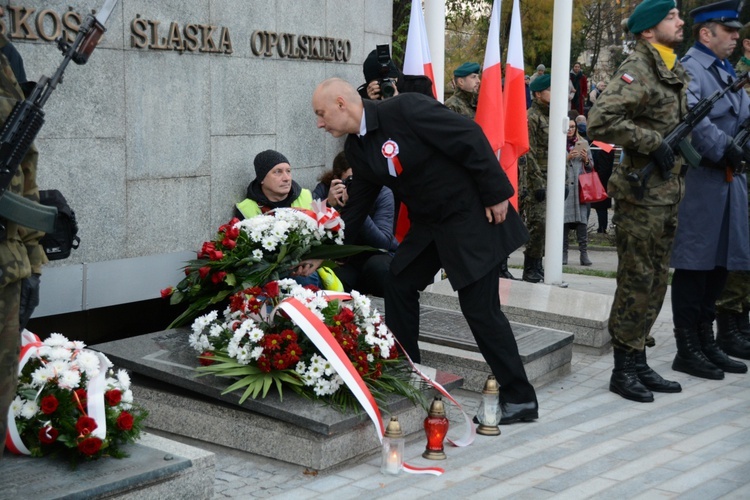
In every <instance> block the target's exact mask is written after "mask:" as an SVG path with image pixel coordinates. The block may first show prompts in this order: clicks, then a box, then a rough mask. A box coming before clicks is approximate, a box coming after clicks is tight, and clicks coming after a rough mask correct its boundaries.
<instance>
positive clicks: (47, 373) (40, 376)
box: [31, 366, 55, 387]
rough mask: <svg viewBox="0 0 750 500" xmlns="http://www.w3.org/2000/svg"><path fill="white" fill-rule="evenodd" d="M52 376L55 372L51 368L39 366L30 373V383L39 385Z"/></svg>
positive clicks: (35, 385) (53, 376)
mask: <svg viewBox="0 0 750 500" xmlns="http://www.w3.org/2000/svg"><path fill="white" fill-rule="evenodd" d="M53 378H55V372H54V371H52V369H51V368H48V367H47V366H40V367H39V368H37V369H36V370H34V372H33V373H32V374H31V385H32V386H34V387H41V386H43V385H44V384H46V383H47V382H49V381H50V380H52V379H53Z"/></svg>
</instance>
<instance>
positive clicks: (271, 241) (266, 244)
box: [261, 236, 278, 252]
mask: <svg viewBox="0 0 750 500" xmlns="http://www.w3.org/2000/svg"><path fill="white" fill-rule="evenodd" d="M277 244H278V240H277V239H276V238H273V237H270V236H266V237H264V238H263V241H262V242H261V246H262V247H263V248H264V249H265V250H267V251H269V252H273V251H274V250H276V245H277Z"/></svg>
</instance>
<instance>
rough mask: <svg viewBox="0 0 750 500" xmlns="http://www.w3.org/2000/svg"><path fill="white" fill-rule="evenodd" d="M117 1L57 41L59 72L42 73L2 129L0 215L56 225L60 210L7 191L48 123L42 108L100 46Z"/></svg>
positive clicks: (43, 228) (26, 223)
mask: <svg viewBox="0 0 750 500" xmlns="http://www.w3.org/2000/svg"><path fill="white" fill-rule="evenodd" d="M116 4H117V0H105V2H104V5H103V6H102V8H101V10H99V12H98V13H97V14H96V16H94V15H93V14H89V15H88V16H87V17H86V19H85V20H84V22H83V23H82V24H81V26H80V27H79V28H78V35H77V36H76V39H75V41H74V42H73V43H72V44H71V43H68V42H67V41H65V38H64V37H63V36H61V37H59V38H58V39H57V40H56V41H57V46H58V48H59V49H60V50H61V51H62V53H63V60H62V62H61V63H60V66H59V67H58V68H57V71H56V72H55V74H54V75H53V76H52V78H48V77H46V76H42V77H41V78H40V79H39V81H38V82H37V84H36V86H35V87H34V90H33V91H32V92H31V94H30V95H29V97H27V98H26V99H25V100H23V101H18V102H17V103H16V105H15V106H14V107H13V110H12V111H11V113H10V115H9V116H8V118H7V119H6V120H5V123H4V124H3V127H2V130H0V214H2V215H3V216H4V217H5V218H7V219H10V220H13V221H14V222H17V223H19V224H21V225H23V226H26V227H30V228H33V229H38V230H40V231H45V232H49V231H51V230H52V229H53V227H54V219H55V215H56V213H57V210H56V209H52V210H50V209H49V207H44V206H42V205H39V204H38V203H34V202H32V201H29V200H27V199H25V198H23V197H22V196H18V195H15V194H14V193H9V192H7V189H8V186H9V185H10V182H11V180H12V179H13V176H14V175H15V173H16V171H17V170H18V167H19V165H20V164H21V161H22V160H23V158H24V157H25V156H26V153H28V152H29V148H31V144H32V143H33V142H34V139H35V138H36V136H37V134H38V133H39V130H40V129H41V128H42V125H44V111H43V110H42V108H43V107H44V104H45V103H46V102H47V99H49V97H50V95H51V94H52V91H53V90H55V88H57V84H58V83H61V82H62V78H63V73H64V72H65V68H66V67H67V66H68V63H69V62H70V61H71V60H72V61H73V62H75V63H76V64H79V65H82V64H86V62H87V61H88V59H89V57H90V56H91V53H92V52H93V51H94V49H95V48H96V45H97V44H98V43H99V40H100V39H101V37H102V35H103V34H104V32H105V31H107V30H106V28H105V27H104V24H105V23H106V22H107V19H109V16H110V14H111V13H112V10H113V9H114V7H115V5H116Z"/></svg>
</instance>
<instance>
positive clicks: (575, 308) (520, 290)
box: [421, 279, 612, 354]
mask: <svg viewBox="0 0 750 500" xmlns="http://www.w3.org/2000/svg"><path fill="white" fill-rule="evenodd" d="M499 287H500V302H501V304H502V309H503V312H504V313H505V315H506V316H507V317H508V319H509V320H510V321H511V322H514V323H525V324H529V325H535V326H540V327H546V328H551V329H557V330H562V331H566V332H570V333H572V334H573V335H574V340H573V343H574V345H575V348H576V350H577V351H581V352H587V353H591V354H603V353H605V352H607V351H608V350H609V349H610V348H611V339H610V335H609V332H608V330H607V322H608V321H609V311H610V309H611V308H612V297H611V296H609V295H603V294H599V293H591V292H585V291H582V290H572V289H568V288H561V287H558V286H555V285H546V284H544V283H527V282H525V281H515V280H506V279H501V280H500V284H499ZM421 302H422V304H425V305H429V306H435V307H441V308H445V309H452V310H459V309H460V308H459V305H458V295H457V294H456V292H455V291H454V290H453V289H452V288H451V286H450V283H449V282H448V280H442V281H440V282H437V283H434V284H432V285H430V286H428V287H427V288H426V289H425V291H424V292H423V293H422V297H421ZM514 329H515V325H514Z"/></svg>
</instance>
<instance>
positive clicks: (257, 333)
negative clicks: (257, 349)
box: [247, 327, 263, 344]
mask: <svg viewBox="0 0 750 500" xmlns="http://www.w3.org/2000/svg"><path fill="white" fill-rule="evenodd" d="M247 338H248V339H249V340H250V341H251V342H253V343H255V344H257V343H258V342H260V340H261V339H262V338H263V330H261V329H260V328H257V327H256V328H253V329H252V330H250V331H249V332H248V333H247Z"/></svg>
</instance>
